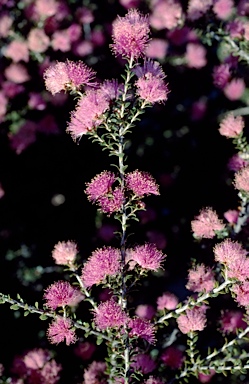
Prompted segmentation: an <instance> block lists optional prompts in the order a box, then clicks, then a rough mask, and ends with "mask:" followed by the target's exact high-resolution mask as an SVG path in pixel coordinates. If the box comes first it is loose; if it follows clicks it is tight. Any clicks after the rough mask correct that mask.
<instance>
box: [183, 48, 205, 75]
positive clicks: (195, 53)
mask: <svg viewBox="0 0 249 384" xmlns="http://www.w3.org/2000/svg"><path fill="white" fill-rule="evenodd" d="M185 58H186V61H187V66H188V67H189V68H196V69H200V68H202V67H205V65H206V64H207V60H206V49H205V48H204V47H203V46H202V45H201V44H198V43H188V44H187V49H186V54H185Z"/></svg>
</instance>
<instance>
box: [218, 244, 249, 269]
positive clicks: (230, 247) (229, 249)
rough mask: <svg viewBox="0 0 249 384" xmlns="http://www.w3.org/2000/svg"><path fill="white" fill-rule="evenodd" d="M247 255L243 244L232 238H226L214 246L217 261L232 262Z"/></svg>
mask: <svg viewBox="0 0 249 384" xmlns="http://www.w3.org/2000/svg"><path fill="white" fill-rule="evenodd" d="M246 255H247V251H246V250H245V249H243V247H242V245H241V244H240V243H238V242H237V241H236V242H234V241H232V240H231V239H225V240H223V241H222V242H221V243H219V244H216V246H215V247H214V258H215V261H218V262H219V263H223V264H231V263H233V262H234V261H235V260H236V259H240V258H241V257H245V256H246Z"/></svg>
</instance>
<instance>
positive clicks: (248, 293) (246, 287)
mask: <svg viewBox="0 0 249 384" xmlns="http://www.w3.org/2000/svg"><path fill="white" fill-rule="evenodd" d="M232 291H233V292H234V293H235V295H236V296H237V297H236V301H237V302H238V303H239V305H242V306H243V307H248V305H249V281H245V282H243V283H242V284H234V285H233V287H232Z"/></svg>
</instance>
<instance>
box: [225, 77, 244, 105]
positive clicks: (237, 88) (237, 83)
mask: <svg viewBox="0 0 249 384" xmlns="http://www.w3.org/2000/svg"><path fill="white" fill-rule="evenodd" d="M244 91H245V82H244V80H243V79H232V80H231V81H230V83H228V84H227V85H226V86H225V88H224V95H225V96H226V97H227V98H228V99H229V100H231V101H234V100H239V99H240V98H241V96H242V95H243V93H244Z"/></svg>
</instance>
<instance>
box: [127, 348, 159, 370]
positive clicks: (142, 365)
mask: <svg viewBox="0 0 249 384" xmlns="http://www.w3.org/2000/svg"><path fill="white" fill-rule="evenodd" d="M131 367H132V368H133V369H135V370H136V371H139V372H141V373H142V374H143V375H146V374H147V373H150V372H152V371H154V369H155V368H156V363H155V361H154V360H153V359H152V358H151V357H150V355H146V354H145V353H138V354H137V355H135V356H134V357H133V358H132V361H131Z"/></svg>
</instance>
